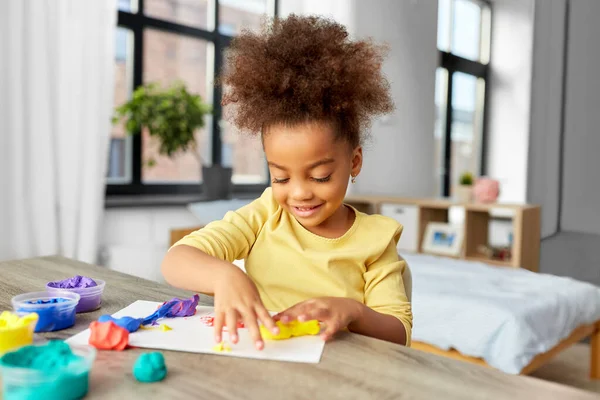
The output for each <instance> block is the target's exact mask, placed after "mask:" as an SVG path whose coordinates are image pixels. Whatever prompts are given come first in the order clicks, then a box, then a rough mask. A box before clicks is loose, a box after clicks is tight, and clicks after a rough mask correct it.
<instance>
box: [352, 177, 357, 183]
mask: <svg viewBox="0 0 600 400" xmlns="http://www.w3.org/2000/svg"><path fill="white" fill-rule="evenodd" d="M351 176H352V183H356V175H351Z"/></svg>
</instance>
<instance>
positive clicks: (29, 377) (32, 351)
mask: <svg viewBox="0 0 600 400" xmlns="http://www.w3.org/2000/svg"><path fill="white" fill-rule="evenodd" d="M0 366H1V367H2V374H3V380H4V392H3V395H4V396H3V397H4V398H5V399H6V400H29V399H44V400H71V399H80V398H82V397H84V396H85V395H86V394H87V392H88V374H89V366H87V365H86V362H85V360H84V358H83V357H80V356H78V355H76V354H73V352H72V351H71V348H70V347H69V345H68V344H66V343H65V342H62V341H58V340H52V341H50V342H48V343H47V344H46V345H43V346H34V345H30V346H25V347H21V348H20V349H19V350H17V351H14V352H11V353H7V354H5V355H4V356H3V357H2V358H0ZM13 368H20V369H21V368H24V369H25V370H26V371H27V372H26V374H24V375H22V376H18V379H15V376H16V375H15V376H13V375H12V374H13V373H12V369H13ZM61 370H64V371H63V372H61ZM57 371H58V373H57ZM15 374H16V373H15ZM20 374H21V373H20Z"/></svg>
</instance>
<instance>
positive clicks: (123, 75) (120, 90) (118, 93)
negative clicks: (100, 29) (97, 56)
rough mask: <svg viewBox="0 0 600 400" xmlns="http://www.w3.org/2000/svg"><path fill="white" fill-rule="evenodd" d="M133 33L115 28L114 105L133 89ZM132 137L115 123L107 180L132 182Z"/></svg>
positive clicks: (112, 131) (126, 97) (112, 132)
mask: <svg viewBox="0 0 600 400" xmlns="http://www.w3.org/2000/svg"><path fill="white" fill-rule="evenodd" d="M132 54H133V33H132V32H131V31H130V30H129V29H125V28H117V29H116V30H115V94H114V106H115V107H116V106H120V105H121V104H123V103H125V102H126V101H127V100H129V97H130V95H131V89H132V81H131V77H132V62H131V60H132V57H131V55H132ZM131 154H132V153H131V137H129V136H127V135H126V132H125V127H124V124H123V123H120V124H118V125H114V126H113V127H112V130H111V134H110V149H109V161H108V172H107V178H108V179H107V182H108V183H111V184H112V183H128V182H131Z"/></svg>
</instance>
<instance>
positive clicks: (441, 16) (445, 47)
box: [437, 0, 452, 51]
mask: <svg viewBox="0 0 600 400" xmlns="http://www.w3.org/2000/svg"><path fill="white" fill-rule="evenodd" d="M451 7H452V5H451V0H439V2H438V32H437V34H438V36H437V43H438V49H440V50H442V51H450V26H451V24H450V22H451V20H450V18H451V15H452V12H451V11H452V10H451Z"/></svg>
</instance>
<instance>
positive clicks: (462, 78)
mask: <svg viewBox="0 0 600 400" xmlns="http://www.w3.org/2000/svg"><path fill="white" fill-rule="evenodd" d="M484 90H485V81H484V80H483V79H481V78H477V77H475V76H472V75H467V74H463V73H461V72H455V73H454V74H452V132H451V135H452V137H451V138H452V159H451V160H450V168H451V177H450V179H451V181H450V183H451V185H450V186H451V187H454V186H455V185H457V184H458V180H459V177H460V175H461V174H462V173H463V172H466V171H469V172H471V173H472V174H473V175H474V176H477V175H479V171H480V170H481V168H480V161H481V135H482V132H483V106H484V104H483V100H484V99H483V94H484Z"/></svg>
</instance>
